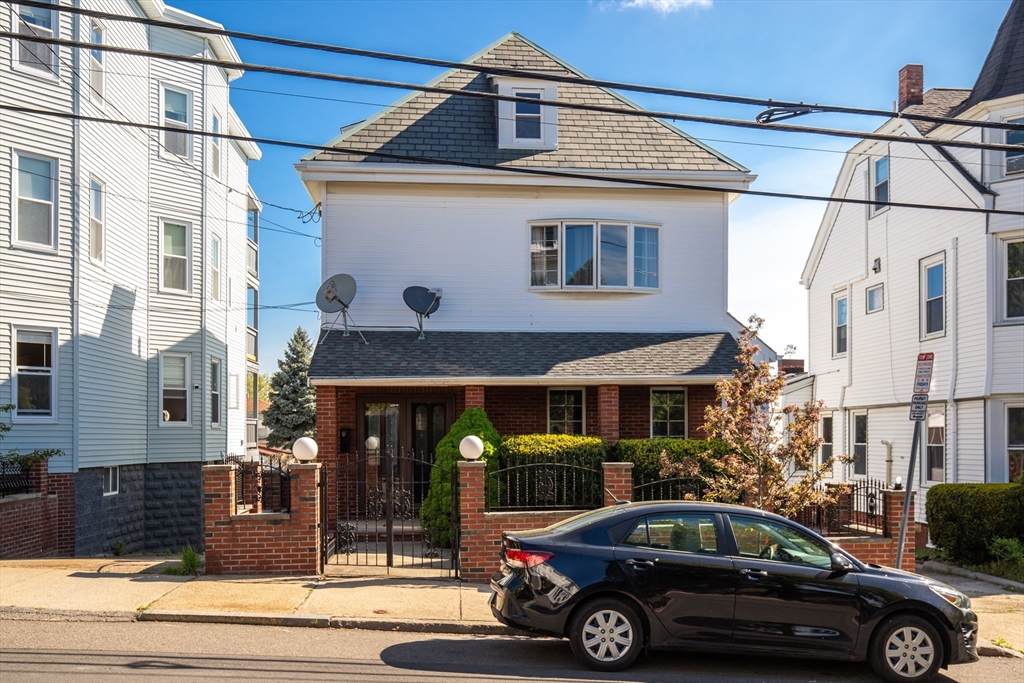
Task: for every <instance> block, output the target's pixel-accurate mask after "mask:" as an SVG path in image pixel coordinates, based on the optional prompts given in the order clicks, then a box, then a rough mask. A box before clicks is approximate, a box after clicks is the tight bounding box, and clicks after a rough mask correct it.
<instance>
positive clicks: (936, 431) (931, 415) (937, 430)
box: [925, 409, 946, 482]
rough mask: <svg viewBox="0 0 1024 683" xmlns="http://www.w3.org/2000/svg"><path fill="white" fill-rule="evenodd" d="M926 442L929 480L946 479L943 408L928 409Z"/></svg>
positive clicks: (926, 466) (944, 415)
mask: <svg viewBox="0 0 1024 683" xmlns="http://www.w3.org/2000/svg"><path fill="white" fill-rule="evenodd" d="M926 428H927V430H928V434H927V438H926V443H925V454H926V455H925V474H926V475H927V476H928V481H938V482H941V481H945V469H946V414H945V412H944V411H943V410H942V409H938V410H935V409H932V410H929V411H928V423H927V427H926Z"/></svg>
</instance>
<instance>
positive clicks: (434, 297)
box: [402, 287, 444, 339]
mask: <svg viewBox="0 0 1024 683" xmlns="http://www.w3.org/2000/svg"><path fill="white" fill-rule="evenodd" d="M443 293H444V290H441V289H427V288H426V287H406V288H405V291H404V292H402V298H403V299H405V305H406V306H408V307H409V308H411V309H412V310H413V312H414V313H415V314H416V322H417V323H419V326H420V336H419V337H418V338H419V339H423V338H424V337H423V319H424V318H429V317H430V314H431V313H433V312H434V311H436V310H437V307H438V306H440V305H441V295H442V294H443Z"/></svg>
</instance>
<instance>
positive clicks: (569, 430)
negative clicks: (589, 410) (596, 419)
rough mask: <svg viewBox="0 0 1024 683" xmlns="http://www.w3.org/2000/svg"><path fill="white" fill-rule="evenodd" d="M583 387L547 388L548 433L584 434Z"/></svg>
mask: <svg viewBox="0 0 1024 683" xmlns="http://www.w3.org/2000/svg"><path fill="white" fill-rule="evenodd" d="M583 397H584V394H583V389H549V390H548V433H549V434H585V433H586V431H585V430H586V418H585V417H584V413H585V412H586V411H585V409H584V403H583Z"/></svg>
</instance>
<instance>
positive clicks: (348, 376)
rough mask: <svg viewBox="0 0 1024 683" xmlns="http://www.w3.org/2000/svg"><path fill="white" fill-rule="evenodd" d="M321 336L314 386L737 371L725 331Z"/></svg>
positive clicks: (646, 377)
mask: <svg viewBox="0 0 1024 683" xmlns="http://www.w3.org/2000/svg"><path fill="white" fill-rule="evenodd" d="M363 334H364V335H365V337H366V340H367V341H368V342H369V344H363V343H362V340H361V339H360V338H359V335H358V334H357V333H356V332H355V331H353V332H351V334H350V336H348V337H345V336H343V335H342V332H341V330H337V329H335V330H332V331H330V332H329V333H328V332H325V331H321V333H320V343H319V345H318V346H317V349H316V351H315V352H314V354H313V362H312V364H311V366H310V369H309V379H310V382H311V383H313V384H320V385H332V384H334V385H344V384H361V385H383V384H391V385H395V384H406V385H409V384H413V385H415V384H448V385H469V384H484V385H487V384H491V385H494V384H558V385H566V384H572V383H580V384H606V383H607V384H616V383H618V384H651V383H658V382H671V383H682V384H686V383H690V384H693V383H708V382H714V381H716V380H717V379H718V378H719V377H722V376H725V375H729V374H730V373H731V372H732V370H733V368H735V367H737V364H736V360H735V356H736V354H737V353H738V347H737V346H736V341H735V339H733V337H732V335H731V334H729V333H727V332H717V333H671V332H431V331H427V332H426V339H417V338H416V337H417V335H416V332H415V331H413V330H403V331H364V333H363Z"/></svg>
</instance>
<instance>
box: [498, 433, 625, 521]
mask: <svg viewBox="0 0 1024 683" xmlns="http://www.w3.org/2000/svg"><path fill="white" fill-rule="evenodd" d="M607 454H608V449H607V447H606V446H605V442H604V439H602V438H600V437H597V436H576V435H572V434H528V435H525V436H508V437H505V438H503V439H502V441H501V450H500V452H499V458H498V463H499V467H498V468H493V469H492V468H489V469H491V472H490V475H489V480H488V496H487V504H488V507H489V508H491V509H505V510H509V509H534V510H544V509H552V508H563V509H565V508H580V509H585V508H592V507H600V506H601V503H602V500H603V497H602V488H601V487H602V485H603V480H604V479H603V476H602V475H603V473H602V471H601V463H603V462H604V461H605V459H606V457H607ZM499 468H500V469H501V471H500V472H497V471H496V470H498V469H499Z"/></svg>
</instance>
